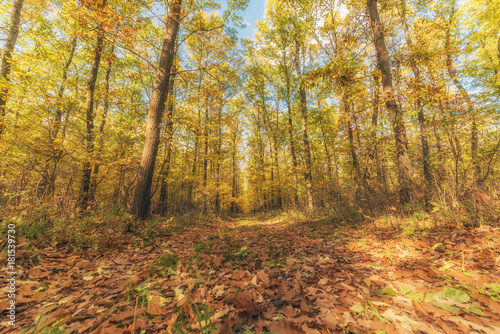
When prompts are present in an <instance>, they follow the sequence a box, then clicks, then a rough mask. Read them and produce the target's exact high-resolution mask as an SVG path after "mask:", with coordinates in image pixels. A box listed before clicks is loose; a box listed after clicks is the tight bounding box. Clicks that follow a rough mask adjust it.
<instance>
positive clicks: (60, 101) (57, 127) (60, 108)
mask: <svg viewBox="0 0 500 334" xmlns="http://www.w3.org/2000/svg"><path fill="white" fill-rule="evenodd" d="M77 40H78V38H77V37H76V36H75V37H73V39H72V40H71V50H70V52H69V56H68V59H67V60H66V63H65V64H64V68H63V73H62V82H61V86H59V90H58V92H57V100H56V115H55V117H54V129H53V130H52V138H57V134H58V133H59V130H60V128H61V121H62V111H63V109H64V106H63V105H62V104H63V96H64V90H65V89H66V81H67V80H68V71H69V67H70V66H71V63H72V62H73V57H74V56H75V51H76V42H77Z"/></svg>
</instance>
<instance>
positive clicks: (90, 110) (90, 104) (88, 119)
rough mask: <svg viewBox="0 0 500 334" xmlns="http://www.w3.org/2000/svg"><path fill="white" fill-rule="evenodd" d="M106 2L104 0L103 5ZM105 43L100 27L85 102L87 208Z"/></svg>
mask: <svg viewBox="0 0 500 334" xmlns="http://www.w3.org/2000/svg"><path fill="white" fill-rule="evenodd" d="M105 4H106V2H105V1H103V6H104V5H105ZM103 45H104V32H103V30H102V29H99V31H98V35H97V44H96V47H95V49H94V60H93V61H92V69H91V71H90V77H89V80H88V82H87V101H86V103H85V125H86V136H85V141H86V146H87V152H86V156H85V158H84V159H85V160H84V162H83V175H82V188H81V190H80V198H79V200H78V206H79V207H80V208H83V209H85V208H86V207H87V206H88V205H89V204H90V203H91V202H93V200H94V198H93V193H92V191H91V181H92V160H93V154H94V91H95V84H96V81H97V75H98V73H99V64H100V62H101V54H102V49H103Z"/></svg>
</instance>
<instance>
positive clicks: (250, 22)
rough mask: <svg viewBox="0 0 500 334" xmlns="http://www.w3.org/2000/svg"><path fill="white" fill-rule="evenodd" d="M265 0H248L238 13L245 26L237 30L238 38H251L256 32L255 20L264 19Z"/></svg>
mask: <svg viewBox="0 0 500 334" xmlns="http://www.w3.org/2000/svg"><path fill="white" fill-rule="evenodd" d="M266 2H267V0H249V1H248V7H247V9H246V10H245V11H244V12H242V13H241V14H240V16H241V17H243V18H244V19H245V22H246V25H247V27H246V28H245V29H240V30H239V34H238V35H239V38H247V37H250V38H252V37H253V35H254V34H255V32H256V27H255V22H257V20H263V19H264V13H265V11H266Z"/></svg>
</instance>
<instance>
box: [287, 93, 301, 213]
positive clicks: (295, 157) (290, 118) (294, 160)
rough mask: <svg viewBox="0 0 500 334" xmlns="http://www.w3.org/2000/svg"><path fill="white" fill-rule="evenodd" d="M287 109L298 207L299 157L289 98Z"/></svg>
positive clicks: (295, 199) (294, 198)
mask: <svg viewBox="0 0 500 334" xmlns="http://www.w3.org/2000/svg"><path fill="white" fill-rule="evenodd" d="M287 109H288V135H289V136H290V152H291V154H292V166H293V180H294V188H293V204H294V206H295V207H297V204H298V202H299V196H298V194H297V187H298V178H297V155H296V154H295V141H294V139H293V121H292V108H291V106H290V99H289V97H287Z"/></svg>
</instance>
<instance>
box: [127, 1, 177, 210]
mask: <svg viewBox="0 0 500 334" xmlns="http://www.w3.org/2000/svg"><path fill="white" fill-rule="evenodd" d="M181 3H182V0H174V2H173V3H172V5H171V13H170V14H169V16H168V19H167V23H166V29H165V36H164V38H163V46H162V49H161V54H160V62H159V65H158V70H157V73H156V82H155V85H154V89H153V93H152V95H151V100H150V102H149V111H148V121H147V125H146V138H145V140H144V148H143V151H142V158H141V162H140V164H139V170H138V175H137V184H136V187H135V192H134V199H133V201H132V208H131V211H132V214H133V215H135V216H137V217H138V218H139V219H144V218H146V217H147V215H148V213H149V208H150V205H151V199H150V192H151V183H152V181H153V172H154V166H155V161H156V154H157V152H158V144H159V141H160V127H161V118H162V114H163V111H164V110H165V96H166V90H167V87H168V84H169V80H170V70H171V68H172V63H173V60H174V57H175V41H176V39H177V35H178V33H179V21H180V16H181Z"/></svg>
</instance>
